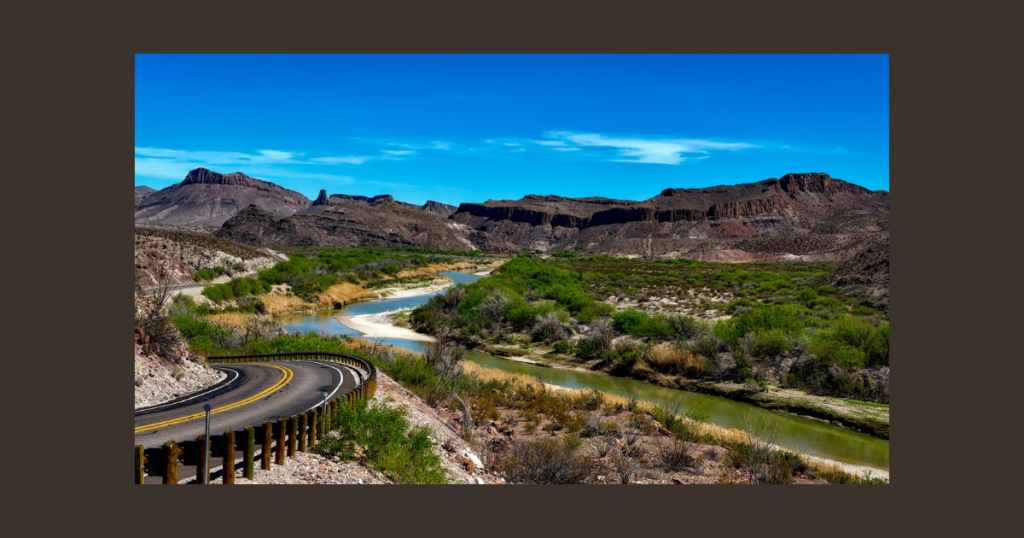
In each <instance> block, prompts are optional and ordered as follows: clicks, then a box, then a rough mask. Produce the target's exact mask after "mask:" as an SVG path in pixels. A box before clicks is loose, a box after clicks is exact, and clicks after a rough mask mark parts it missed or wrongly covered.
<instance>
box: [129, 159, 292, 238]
mask: <svg viewBox="0 0 1024 538" xmlns="http://www.w3.org/2000/svg"><path fill="white" fill-rule="evenodd" d="M136 200H138V195H137V194H136ZM250 205H257V206H259V207H261V208H263V209H264V210H266V211H269V212H271V213H273V214H275V215H278V216H282V217H284V216H288V215H292V214H295V213H297V212H299V211H302V210H304V209H306V208H307V207H309V205H310V201H309V199H307V198H306V197H305V196H303V195H302V194H300V193H298V192H295V191H293V190H288V189H285V188H283V187H281V186H279V185H276V184H274V183H271V182H269V181H263V180H261V179H256V178H252V177H249V176H247V175H245V174H243V173H241V172H235V173H233V174H220V173H217V172H213V171H210V170H207V169H205V168H197V169H195V170H192V171H191V172H189V173H188V175H187V176H185V180H184V181H182V182H181V183H176V184H174V185H171V186H170V187H167V188H166V189H163V190H160V191H157V192H154V193H152V194H149V195H148V196H146V197H145V198H144V199H142V200H141V202H137V203H136V207H135V223H136V224H165V225H175V226H188V227H218V226H220V225H221V224H224V221H226V220H228V219H229V218H231V217H232V216H234V215H235V214H236V213H238V212H239V211H241V210H242V209H244V208H246V207H248V206H250Z"/></svg>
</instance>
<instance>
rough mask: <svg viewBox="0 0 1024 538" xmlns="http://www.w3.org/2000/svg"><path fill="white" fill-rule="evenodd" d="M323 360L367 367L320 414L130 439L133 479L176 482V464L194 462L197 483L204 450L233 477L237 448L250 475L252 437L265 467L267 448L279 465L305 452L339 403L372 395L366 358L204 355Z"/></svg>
mask: <svg viewBox="0 0 1024 538" xmlns="http://www.w3.org/2000/svg"><path fill="white" fill-rule="evenodd" d="M313 360H326V361H331V362H338V363H341V364H345V365H347V366H352V367H357V368H362V369H363V370H365V371H366V372H367V375H366V377H365V378H362V379H360V382H359V384H358V385H357V386H356V387H355V388H353V389H352V390H350V391H348V392H346V393H344V394H341V395H339V396H338V397H336V398H335V399H333V400H330V401H328V402H327V413H326V416H324V415H323V414H322V413H321V412H320V409H319V408H314V409H312V410H310V411H308V412H306V413H299V414H298V415H293V416H291V417H287V418H280V419H278V420H277V422H276V423H274V422H264V423H263V424H259V425H252V426H246V427H245V428H243V429H241V430H228V431H225V432H224V433H223V434H222V435H211V436H210V439H209V440H207V439H205V437H206V436H205V435H200V436H199V437H198V438H196V439H195V440H187V441H181V442H175V441H168V442H166V443H164V445H163V446H160V447H149V448H146V447H143V446H142V445H135V483H136V484H142V483H144V481H145V478H146V476H161V477H163V483H164V484H177V483H178V465H179V464H180V465H195V466H196V479H197V480H196V482H197V483H203V482H204V481H203V480H200V477H203V476H204V475H205V477H206V480H205V482H206V483H207V484H208V483H209V482H210V480H209V478H210V469H209V468H206V461H207V459H206V458H205V457H204V455H205V453H206V452H209V453H210V458H211V459H213V458H221V460H222V465H223V476H224V483H225V484H234V483H235V453H236V451H241V452H242V467H243V475H244V476H245V477H246V478H248V479H249V480H252V479H253V473H254V469H255V465H256V457H255V454H256V443H259V444H260V445H261V446H262V453H261V455H260V463H261V466H262V468H263V469H264V470H270V464H271V452H272V450H271V449H272V448H273V455H274V457H273V462H274V463H276V464H277V465H284V461H285V457H294V456H295V451H296V450H298V451H299V452H305V451H306V449H307V448H308V447H311V446H313V445H314V444H316V443H317V441H319V440H320V439H321V438H322V437H323V435H324V426H325V424H324V420H325V419H330V418H333V417H335V416H336V415H337V413H338V409H339V406H340V405H341V404H342V403H345V404H347V405H351V406H354V405H355V404H356V400H360V399H369V398H372V397H373V395H374V393H375V392H376V391H377V369H376V368H375V367H374V366H373V364H372V363H370V362H369V361H367V360H365V359H361V358H359V357H356V356H354V355H346V354H344V353H326V352H308V353H272V354H267V355H233V356H222V357H207V358H206V362H207V363H209V364H235V363H246V362H274V361H313Z"/></svg>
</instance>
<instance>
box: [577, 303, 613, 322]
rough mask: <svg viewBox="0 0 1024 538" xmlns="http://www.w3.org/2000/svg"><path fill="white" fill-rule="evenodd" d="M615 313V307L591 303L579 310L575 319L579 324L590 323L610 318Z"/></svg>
mask: <svg viewBox="0 0 1024 538" xmlns="http://www.w3.org/2000/svg"><path fill="white" fill-rule="evenodd" d="M613 313H615V307H614V306H612V305H610V304H607V303H597V302H595V303H593V304H591V305H590V306H587V307H585V308H583V309H582V310H580V312H579V313H578V314H576V319H577V320H578V321H579V322H580V323H591V322H593V321H594V320H596V319H598V318H603V317H606V316H610V315H612V314H613Z"/></svg>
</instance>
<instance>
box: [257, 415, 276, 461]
mask: <svg viewBox="0 0 1024 538" xmlns="http://www.w3.org/2000/svg"><path fill="white" fill-rule="evenodd" d="M273 430H274V427H273V426H272V425H271V424H270V423H269V422H264V423H263V454H262V455H261V456H260V466H261V467H262V468H263V470H264V471H269V470H270V440H271V438H272V437H273V436H272V434H273Z"/></svg>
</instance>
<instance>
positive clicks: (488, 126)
mask: <svg viewBox="0 0 1024 538" xmlns="http://www.w3.org/2000/svg"><path fill="white" fill-rule="evenodd" d="M200 166H201V167H205V168H209V169H211V170H216V171H218V172H223V173H230V172H236V171H239V172H244V173H246V174H248V175H250V176H253V177H257V178H260V179H266V180H268V181H273V182H275V183H278V184H280V185H282V186H285V187H287V188H290V189H294V190H297V191H299V192H301V193H303V194H305V195H306V196H308V197H310V198H313V197H315V196H316V195H317V193H318V192H319V191H320V189H326V190H327V192H328V193H329V194H335V193H344V194H361V195H367V196H370V195H375V194H385V193H387V194H392V195H394V196H395V198H397V199H399V200H403V201H407V202H412V203H423V202H424V201H426V200H427V199H432V200H436V201H439V202H445V203H450V204H458V203H459V202H482V201H484V200H487V199H489V198H493V199H515V198H521V197H522V196H525V195H527V194H558V195H562V196H605V197H609V198H621V199H631V200H643V199H646V198H650V197H651V196H654V195H656V194H658V193H659V192H661V191H662V190H663V189H666V188H670V187H671V188H693V187H706V186H712V185H725V184H733V183H747V182H753V181H759V180H762V179H767V178H769V177H781V176H782V175H784V174H786V173H789V172H826V173H829V174H831V175H832V177H838V178H842V179H845V180H847V181H850V182H853V183H856V184H859V185H863V186H865V187H867V188H869V189H885V190H889V58H888V56H884V55H882V56H877V55H876V56H818V55H815V56H763V55H754V56H723V55H711V56H676V55H651V56H646V55H645V56H634V55H607V56H606V55H595V56H591V55H587V56H576V55H548V56H530V55H523V56H518V55H517V56H490V55H452V56H449V55H438V56H417V55H409V56H404V55H402V56H387V55H376V56H374V55H367V56H362V55H342V56H321V55H315V56H152V55H137V56H136V57H135V184H136V185H149V186H150V187H153V188H157V189H161V188H164V187H166V186H168V185H171V184H173V183H177V182H179V181H181V180H182V179H183V178H184V177H185V174H186V173H187V172H188V171H189V170H191V169H194V168H198V167H200Z"/></svg>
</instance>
